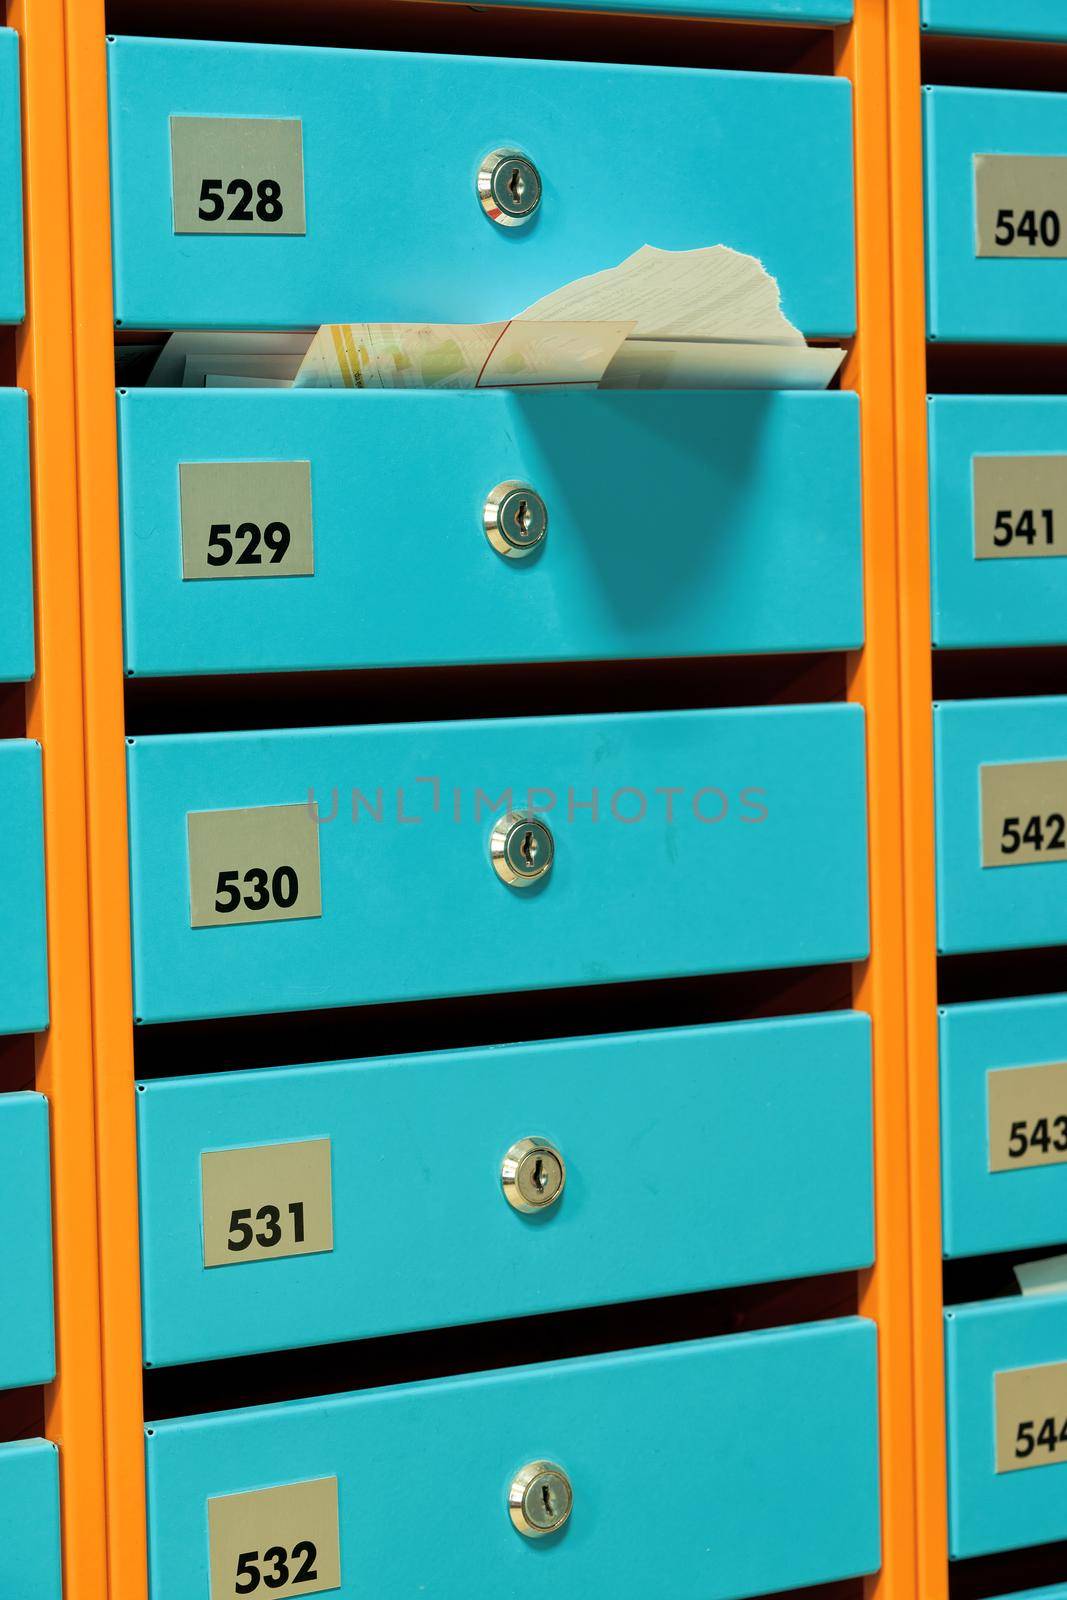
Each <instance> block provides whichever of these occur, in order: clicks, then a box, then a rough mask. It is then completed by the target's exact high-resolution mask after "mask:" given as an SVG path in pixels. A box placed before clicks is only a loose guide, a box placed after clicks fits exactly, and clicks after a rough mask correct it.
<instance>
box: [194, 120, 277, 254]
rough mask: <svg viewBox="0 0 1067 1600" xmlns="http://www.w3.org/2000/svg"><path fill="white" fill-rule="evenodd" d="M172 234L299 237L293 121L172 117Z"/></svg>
mask: <svg viewBox="0 0 1067 1600" xmlns="http://www.w3.org/2000/svg"><path fill="white" fill-rule="evenodd" d="M170 160H171V180H172V183H173V188H174V232H175V233H239V234H247V233H279V234H297V233H306V232H307V226H306V223H305V220H304V147H303V130H302V128H301V124H300V121H299V119H298V118H294V117H171V119H170Z"/></svg>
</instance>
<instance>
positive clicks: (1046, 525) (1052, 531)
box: [993, 507, 1056, 550]
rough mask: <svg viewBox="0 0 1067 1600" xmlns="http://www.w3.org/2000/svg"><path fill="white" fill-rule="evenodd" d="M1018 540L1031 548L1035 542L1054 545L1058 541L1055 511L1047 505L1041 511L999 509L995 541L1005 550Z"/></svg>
mask: <svg viewBox="0 0 1067 1600" xmlns="http://www.w3.org/2000/svg"><path fill="white" fill-rule="evenodd" d="M1016 540H1018V541H1019V542H1020V543H1022V544H1028V545H1030V546H1031V548H1032V547H1033V546H1034V545H1035V544H1044V545H1046V546H1047V545H1053V544H1055V543H1056V518H1055V516H1054V514H1053V512H1052V511H1051V510H1050V509H1048V507H1045V508H1044V509H1042V510H1041V511H1020V512H1018V513H1016V512H1014V511H998V512H997V515H996V532H995V533H994V535H993V543H994V544H995V545H996V546H997V548H998V549H999V550H1004V549H1006V548H1007V546H1008V545H1010V544H1014V543H1015V541H1016Z"/></svg>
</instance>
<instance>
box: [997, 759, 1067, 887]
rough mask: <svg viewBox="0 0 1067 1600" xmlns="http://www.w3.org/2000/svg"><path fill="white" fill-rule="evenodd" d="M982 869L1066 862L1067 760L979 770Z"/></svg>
mask: <svg viewBox="0 0 1067 1600" xmlns="http://www.w3.org/2000/svg"><path fill="white" fill-rule="evenodd" d="M979 778H980V783H981V795H982V865H983V867H1028V866H1034V865H1036V864H1038V863H1043V864H1045V865H1048V864H1049V863H1050V862H1056V861H1067V761H1015V762H1004V763H1003V764H1002V765H997V766H988V767H982V768H980V769H979Z"/></svg>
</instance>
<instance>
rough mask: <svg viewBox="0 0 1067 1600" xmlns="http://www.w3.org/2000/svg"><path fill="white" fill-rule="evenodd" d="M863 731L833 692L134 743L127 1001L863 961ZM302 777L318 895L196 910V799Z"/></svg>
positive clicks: (174, 1008)
mask: <svg viewBox="0 0 1067 1600" xmlns="http://www.w3.org/2000/svg"><path fill="white" fill-rule="evenodd" d="M863 746H864V723H863V713H862V711H861V710H860V709H859V708H858V707H853V706H843V705H827V706H819V707H811V706H805V707H799V706H791V707H781V708H772V709H766V710H763V709H761V710H731V711H707V712H705V711H695V712H690V711H682V712H666V713H648V714H644V713H642V714H637V715H616V716H604V717H596V716H582V717H545V718H519V719H512V720H505V721H485V722H477V723H474V722H452V723H425V724H406V725H393V726H376V727H366V728H355V729H352V728H347V729H346V728H333V729H304V730H299V731H296V732H277V733H275V732H271V733H246V734H218V735H204V736H201V735H164V736H159V737H154V736H153V737H145V738H137V739H134V740H131V741H130V744H129V749H128V752H127V754H128V770H129V787H130V832H131V870H132V906H133V941H134V996H135V1011H136V1016H137V1018H138V1020H140V1021H142V1022H157V1021H173V1020H179V1019H182V1018H192V1017H204V1016H226V1015H239V1014H250V1013H253V1012H267V1011H286V1010H300V1009H310V1008H313V1007H319V1006H343V1005H360V1004H365V1003H368V1002H373V1001H385V1000H398V999H411V1000H413V999H418V998H427V997H429V996H434V995H438V996H442V995H449V994H476V993H490V992H500V991H505V990H509V989H519V990H522V989H537V988H545V987H551V986H554V985H559V986H567V985H572V984H582V983H608V982H620V981H626V980H630V979H637V978H652V977H667V976H680V975H682V974H685V973H698V972H714V971H741V970H744V969H746V968H750V967H775V966H792V965H802V964H807V963H815V962H833V961H851V960H856V959H859V958H860V957H862V956H863V954H864V953H865V952H866V949H867V941H868V925H867V861H866V825H865V807H864V748H863ZM334 791H336V800H337V804H336V806H334V804H333V800H334ZM379 791H380V792H379ZM309 794H311V795H314V797H315V802H316V804H317V806H318V807H319V810H318V813H317V814H318V817H319V828H318V839H319V846H320V858H321V889H322V914H321V915H320V916H316V917H307V918H303V919H301V920H289V921H275V922H272V923H271V924H270V925H267V924H261V925H259V926H248V925H243V926H236V927H235V926H219V927H198V928H193V927H191V926H190V884H189V856H188V844H187V833H188V822H187V819H188V816H189V814H190V813H203V812H211V811H219V810H228V809H233V808H237V809H240V808H243V807H282V806H299V805H300V803H301V802H304V803H306V802H307V800H308V796H309ZM513 807H517V808H519V809H532V810H534V811H538V810H540V811H542V812H546V814H548V815H549V816H550V819H551V824H552V828H553V832H554V834H555V840H556V859H555V864H554V866H553V868H552V871H551V874H550V876H549V877H548V878H547V880H545V882H544V883H543V884H541V885H539V886H537V887H535V888H534V889H533V890H528V891H525V892H523V891H520V890H515V889H509V888H507V887H505V886H504V885H503V884H502V883H501V882H500V881H499V879H498V878H497V876H496V874H495V873H494V871H493V868H492V864H491V861H490V858H489V837H490V831H491V829H492V826H493V824H494V822H495V821H496V820H497V817H498V815H499V814H500V813H502V812H505V811H507V810H509V809H511V808H513ZM368 808H369V809H368ZM416 817H421V821H419V822H417V823H416V822H414V820H413V819H414V818H416ZM266 864H267V863H266V862H263V863H256V862H253V861H252V860H251V859H249V860H248V862H247V863H241V862H237V861H236V860H235V861H233V862H232V863H231V862H227V863H223V862H222V861H221V860H220V862H219V863H218V866H219V868H220V869H222V868H223V867H226V868H231V867H232V868H233V869H236V870H240V871H244V870H245V869H246V867H247V868H254V867H256V866H257V865H258V866H263V865H266ZM279 865H281V863H280V860H279V861H277V862H275V861H272V862H271V863H270V866H271V870H272V871H273V869H274V868H275V867H278V866H279Z"/></svg>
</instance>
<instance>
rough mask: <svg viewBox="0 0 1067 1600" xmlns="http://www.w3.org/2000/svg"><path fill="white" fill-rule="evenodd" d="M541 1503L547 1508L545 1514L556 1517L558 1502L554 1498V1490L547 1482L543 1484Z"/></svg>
mask: <svg viewBox="0 0 1067 1600" xmlns="http://www.w3.org/2000/svg"><path fill="white" fill-rule="evenodd" d="M541 1503H542V1505H543V1506H544V1508H545V1516H546V1517H549V1518H551V1517H554V1516H555V1514H556V1502H555V1500H554V1499H553V1498H552V1490H551V1489H550V1487H549V1486H548V1484H547V1483H543V1484H542V1485H541Z"/></svg>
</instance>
